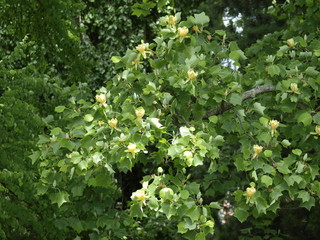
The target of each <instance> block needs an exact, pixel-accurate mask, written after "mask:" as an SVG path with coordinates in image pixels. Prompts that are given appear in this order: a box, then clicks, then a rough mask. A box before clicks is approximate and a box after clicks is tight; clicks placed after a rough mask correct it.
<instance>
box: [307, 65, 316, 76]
mask: <svg viewBox="0 0 320 240" xmlns="http://www.w3.org/2000/svg"><path fill="white" fill-rule="evenodd" d="M305 73H306V74H307V75H309V76H311V77H315V76H317V75H318V74H319V71H317V70H316V68H315V67H308V68H307V69H306V70H305Z"/></svg>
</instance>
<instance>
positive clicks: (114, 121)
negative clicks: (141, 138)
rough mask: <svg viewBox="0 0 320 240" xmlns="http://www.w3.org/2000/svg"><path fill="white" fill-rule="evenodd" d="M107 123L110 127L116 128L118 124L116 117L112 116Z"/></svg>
mask: <svg viewBox="0 0 320 240" xmlns="http://www.w3.org/2000/svg"><path fill="white" fill-rule="evenodd" d="M108 124H109V126H110V127H112V128H116V127H117V124H118V120H117V119H116V118H112V119H111V120H109V121H108Z"/></svg>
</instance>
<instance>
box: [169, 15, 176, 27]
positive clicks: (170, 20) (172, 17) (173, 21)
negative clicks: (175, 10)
mask: <svg viewBox="0 0 320 240" xmlns="http://www.w3.org/2000/svg"><path fill="white" fill-rule="evenodd" d="M166 21H167V23H168V24H169V25H174V24H176V21H177V18H176V17H175V16H172V15H170V16H167V18H166Z"/></svg>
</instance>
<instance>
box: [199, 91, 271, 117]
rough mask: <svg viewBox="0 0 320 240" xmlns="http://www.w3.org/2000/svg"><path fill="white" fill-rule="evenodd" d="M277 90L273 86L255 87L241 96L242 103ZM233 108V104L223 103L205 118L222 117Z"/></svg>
mask: <svg viewBox="0 0 320 240" xmlns="http://www.w3.org/2000/svg"><path fill="white" fill-rule="evenodd" d="M275 90H276V87H275V86H273V85H263V86H258V87H255V88H253V89H251V90H248V91H246V92H244V93H243V94H241V97H242V101H245V100H247V99H248V98H254V97H255V96H256V95H258V94H261V93H265V92H273V91H275ZM232 107H233V105H232V104H230V103H227V102H222V103H221V105H220V106H219V107H218V108H216V109H213V110H212V111H210V112H208V113H207V114H206V116H205V118H208V117H210V116H213V115H220V114H222V113H224V112H225V111H227V110H229V109H231V108H232Z"/></svg>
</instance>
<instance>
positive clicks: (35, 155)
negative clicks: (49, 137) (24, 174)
mask: <svg viewBox="0 0 320 240" xmlns="http://www.w3.org/2000/svg"><path fill="white" fill-rule="evenodd" d="M40 155H41V153H40V152H39V151H35V152H33V153H32V154H31V155H29V158H31V162H32V164H34V163H35V162H36V161H37V160H38V159H39V157H40Z"/></svg>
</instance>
